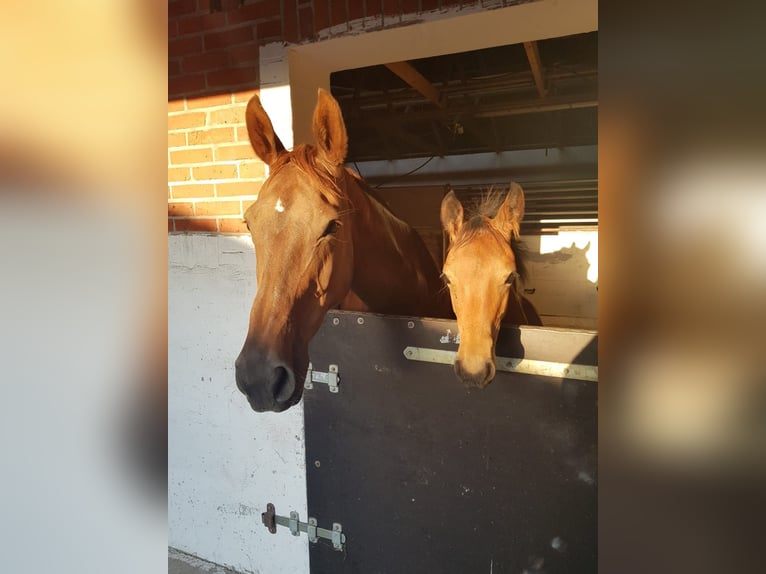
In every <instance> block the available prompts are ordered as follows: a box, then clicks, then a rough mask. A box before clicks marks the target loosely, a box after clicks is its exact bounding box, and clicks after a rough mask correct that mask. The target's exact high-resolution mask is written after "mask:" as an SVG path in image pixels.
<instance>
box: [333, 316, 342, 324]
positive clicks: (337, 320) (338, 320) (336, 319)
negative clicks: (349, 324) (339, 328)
mask: <svg viewBox="0 0 766 574" xmlns="http://www.w3.org/2000/svg"><path fill="white" fill-rule="evenodd" d="M332 324H333V325H340V319H338V318H337V317H333V319H332Z"/></svg>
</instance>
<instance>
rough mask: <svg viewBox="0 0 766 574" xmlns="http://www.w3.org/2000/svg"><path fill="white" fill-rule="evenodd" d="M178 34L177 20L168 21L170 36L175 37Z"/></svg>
mask: <svg viewBox="0 0 766 574" xmlns="http://www.w3.org/2000/svg"><path fill="white" fill-rule="evenodd" d="M176 36H178V22H176V21H175V20H169V21H168V38H175V37H176Z"/></svg>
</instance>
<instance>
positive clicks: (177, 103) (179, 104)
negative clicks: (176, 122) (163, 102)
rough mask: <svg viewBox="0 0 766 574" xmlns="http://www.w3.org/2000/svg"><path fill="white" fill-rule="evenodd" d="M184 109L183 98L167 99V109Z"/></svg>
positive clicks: (172, 110)
mask: <svg viewBox="0 0 766 574" xmlns="http://www.w3.org/2000/svg"><path fill="white" fill-rule="evenodd" d="M183 110H184V99H183V98H181V99H179V100H168V111H169V112H181V111H183Z"/></svg>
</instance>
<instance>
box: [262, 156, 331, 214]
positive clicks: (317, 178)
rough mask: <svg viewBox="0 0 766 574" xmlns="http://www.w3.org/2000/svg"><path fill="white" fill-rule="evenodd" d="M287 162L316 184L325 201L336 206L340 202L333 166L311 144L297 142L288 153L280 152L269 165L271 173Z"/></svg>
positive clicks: (274, 172)
mask: <svg viewBox="0 0 766 574" xmlns="http://www.w3.org/2000/svg"><path fill="white" fill-rule="evenodd" d="M287 164H292V165H293V166H295V167H296V168H298V169H299V170H300V171H301V172H302V173H304V174H305V175H306V176H308V177H309V179H312V180H313V181H314V183H316V184H317V186H316V187H317V189H319V192H320V193H321V194H322V196H323V197H324V198H325V199H326V200H327V202H328V203H329V204H330V205H332V206H334V207H338V206H339V205H340V203H341V191H340V189H339V188H338V184H337V182H336V181H335V178H334V177H333V172H334V171H335V168H334V166H332V165H330V164H329V163H327V162H326V161H323V160H322V158H321V157H320V156H319V154H318V153H317V149H316V148H315V147H314V146H312V145H307V144H299V145H297V146H295V147H294V148H293V150H292V151H291V152H289V153H283V154H280V155H279V157H277V159H276V161H275V162H274V163H273V164H271V166H270V167H269V169H270V171H271V175H274V174H276V173H277V172H278V171H279V170H280V169H282V168H283V167H284V166H286V165H287Z"/></svg>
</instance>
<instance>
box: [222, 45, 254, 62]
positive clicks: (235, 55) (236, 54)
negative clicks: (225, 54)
mask: <svg viewBox="0 0 766 574" xmlns="http://www.w3.org/2000/svg"><path fill="white" fill-rule="evenodd" d="M258 56H259V51H258V44H255V43H250V44H245V45H244V46H235V47H233V48H231V49H230V50H229V57H230V58H231V63H232V65H234V66H240V65H242V64H246V63H253V64H258Z"/></svg>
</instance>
